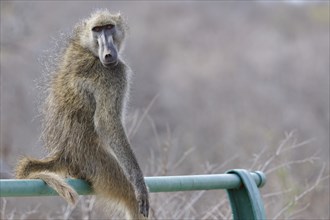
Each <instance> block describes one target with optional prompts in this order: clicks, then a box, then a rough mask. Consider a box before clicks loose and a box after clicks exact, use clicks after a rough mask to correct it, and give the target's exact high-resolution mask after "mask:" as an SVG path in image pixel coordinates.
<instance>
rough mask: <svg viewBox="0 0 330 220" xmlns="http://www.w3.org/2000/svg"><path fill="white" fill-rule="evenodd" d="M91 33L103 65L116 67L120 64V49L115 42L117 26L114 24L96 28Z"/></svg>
mask: <svg viewBox="0 0 330 220" xmlns="http://www.w3.org/2000/svg"><path fill="white" fill-rule="evenodd" d="M91 31H92V36H93V40H94V42H95V43H96V46H97V54H98V57H99V59H100V61H101V63H102V64H103V65H104V66H106V67H107V66H111V65H116V64H117V63H118V48H117V45H116V44H115V40H114V36H115V35H116V26H115V25H114V24H106V25H102V26H94V27H92V30H91Z"/></svg>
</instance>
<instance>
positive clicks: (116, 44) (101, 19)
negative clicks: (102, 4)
mask: <svg viewBox="0 0 330 220" xmlns="http://www.w3.org/2000/svg"><path fill="white" fill-rule="evenodd" d="M126 28H127V27H126V24H125V22H124V20H123V19H122V17H121V16H120V14H115V15H113V14H111V13H110V12H109V11H108V10H100V11H96V12H94V13H92V14H91V17H89V18H87V19H86V20H84V21H83V22H82V23H80V24H79V25H78V26H77V27H76V34H77V37H78V38H79V41H80V44H81V45H82V46H83V47H85V48H87V49H88V50H90V51H91V52H92V53H93V54H94V55H95V56H97V57H98V58H99V60H100V61H101V63H102V64H103V66H105V67H110V66H113V65H116V64H117V63H118V59H119V53H120V51H121V50H122V47H123V42H124V38H125V32H126Z"/></svg>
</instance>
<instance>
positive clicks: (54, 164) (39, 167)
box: [16, 157, 59, 179]
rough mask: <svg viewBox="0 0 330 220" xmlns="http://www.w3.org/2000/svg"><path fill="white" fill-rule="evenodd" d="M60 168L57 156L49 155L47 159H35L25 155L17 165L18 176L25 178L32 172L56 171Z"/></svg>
mask: <svg viewBox="0 0 330 220" xmlns="http://www.w3.org/2000/svg"><path fill="white" fill-rule="evenodd" d="M58 168H59V162H58V160H57V158H55V157H48V158H45V159H40V160H37V159H33V158H28V157H25V158H23V159H21V160H20V161H19V162H18V164H17V167H16V178H18V179H24V178H27V177H28V176H29V174H30V173H34V172H41V171H50V172H55V171H57V170H58Z"/></svg>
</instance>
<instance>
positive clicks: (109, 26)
mask: <svg viewBox="0 0 330 220" xmlns="http://www.w3.org/2000/svg"><path fill="white" fill-rule="evenodd" d="M113 27H114V25H113V24H108V25H107V26H106V27H105V28H106V29H109V30H110V29H112V28H113Z"/></svg>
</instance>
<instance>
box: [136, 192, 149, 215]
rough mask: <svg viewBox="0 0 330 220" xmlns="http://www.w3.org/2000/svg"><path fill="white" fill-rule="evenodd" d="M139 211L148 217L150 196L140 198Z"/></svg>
mask: <svg viewBox="0 0 330 220" xmlns="http://www.w3.org/2000/svg"><path fill="white" fill-rule="evenodd" d="M138 202H139V211H140V213H141V214H142V215H143V216H144V217H146V218H148V215H149V200H148V197H144V198H140V199H139V201H138Z"/></svg>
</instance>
